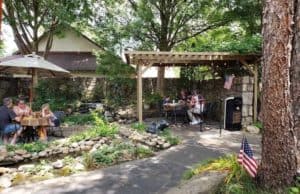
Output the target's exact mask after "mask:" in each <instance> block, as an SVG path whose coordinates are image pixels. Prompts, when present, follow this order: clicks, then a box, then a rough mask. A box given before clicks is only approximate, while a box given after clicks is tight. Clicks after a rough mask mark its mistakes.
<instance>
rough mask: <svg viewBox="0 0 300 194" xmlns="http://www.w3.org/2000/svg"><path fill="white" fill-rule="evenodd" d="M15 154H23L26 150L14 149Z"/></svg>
mask: <svg viewBox="0 0 300 194" xmlns="http://www.w3.org/2000/svg"><path fill="white" fill-rule="evenodd" d="M15 154H18V155H25V154H27V151H26V150H16V151H15Z"/></svg>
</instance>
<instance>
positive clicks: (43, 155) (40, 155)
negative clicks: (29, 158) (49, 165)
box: [38, 151, 48, 157]
mask: <svg viewBox="0 0 300 194" xmlns="http://www.w3.org/2000/svg"><path fill="white" fill-rule="evenodd" d="M38 156H39V157H47V156H48V155H47V152H46V151H41V152H39V154H38Z"/></svg>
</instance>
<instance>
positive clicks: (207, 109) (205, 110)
mask: <svg viewBox="0 0 300 194" xmlns="http://www.w3.org/2000/svg"><path fill="white" fill-rule="evenodd" d="M212 105H213V104H212V103H210V102H208V103H206V104H205V105H204V108H203V111H202V112H201V113H194V114H195V115H197V116H199V117H200V118H201V122H200V123H199V127H200V131H201V132H203V124H204V123H205V121H206V119H207V116H208V113H210V112H211V108H212Z"/></svg>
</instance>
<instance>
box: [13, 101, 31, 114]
mask: <svg viewBox="0 0 300 194" xmlns="http://www.w3.org/2000/svg"><path fill="white" fill-rule="evenodd" d="M13 110H14V112H15V113H16V115H17V116H18V117H20V118H23V117H28V116H30V115H31V113H32V110H31V108H30V107H29V106H28V105H26V103H25V100H24V99H19V100H18V104H17V106H14V108H13Z"/></svg>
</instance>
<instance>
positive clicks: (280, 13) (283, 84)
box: [258, 0, 297, 190]
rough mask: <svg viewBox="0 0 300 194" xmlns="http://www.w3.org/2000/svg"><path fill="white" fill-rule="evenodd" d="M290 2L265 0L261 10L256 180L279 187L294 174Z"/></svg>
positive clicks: (292, 12) (292, 16) (285, 183)
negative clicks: (259, 138) (260, 125)
mask: <svg viewBox="0 0 300 194" xmlns="http://www.w3.org/2000/svg"><path fill="white" fill-rule="evenodd" d="M294 6H295V4H294V1H286V0H266V1H265V2H264V12H263V14H264V15H263V37H264V41H263V56H264V59H263V63H264V64H263V96H262V97H263V98H262V100H263V102H262V117H263V126H264V131H263V137H262V161H261V165H260V169H259V175H258V178H259V181H260V183H261V184H262V185H263V186H264V187H266V188H269V189H274V190H280V189H282V188H284V187H286V186H288V185H290V184H291V183H292V182H293V178H294V176H295V175H296V170H297V167H296V166H297V161H296V146H295V145H296V138H295V137H296V136H295V135H294V134H295V133H294V119H293V112H292V95H291V85H290V83H291V76H290V72H291V69H290V66H291V64H292V62H291V60H292V49H293V45H292V39H293V31H292V25H293V19H294V10H295V9H294Z"/></svg>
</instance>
